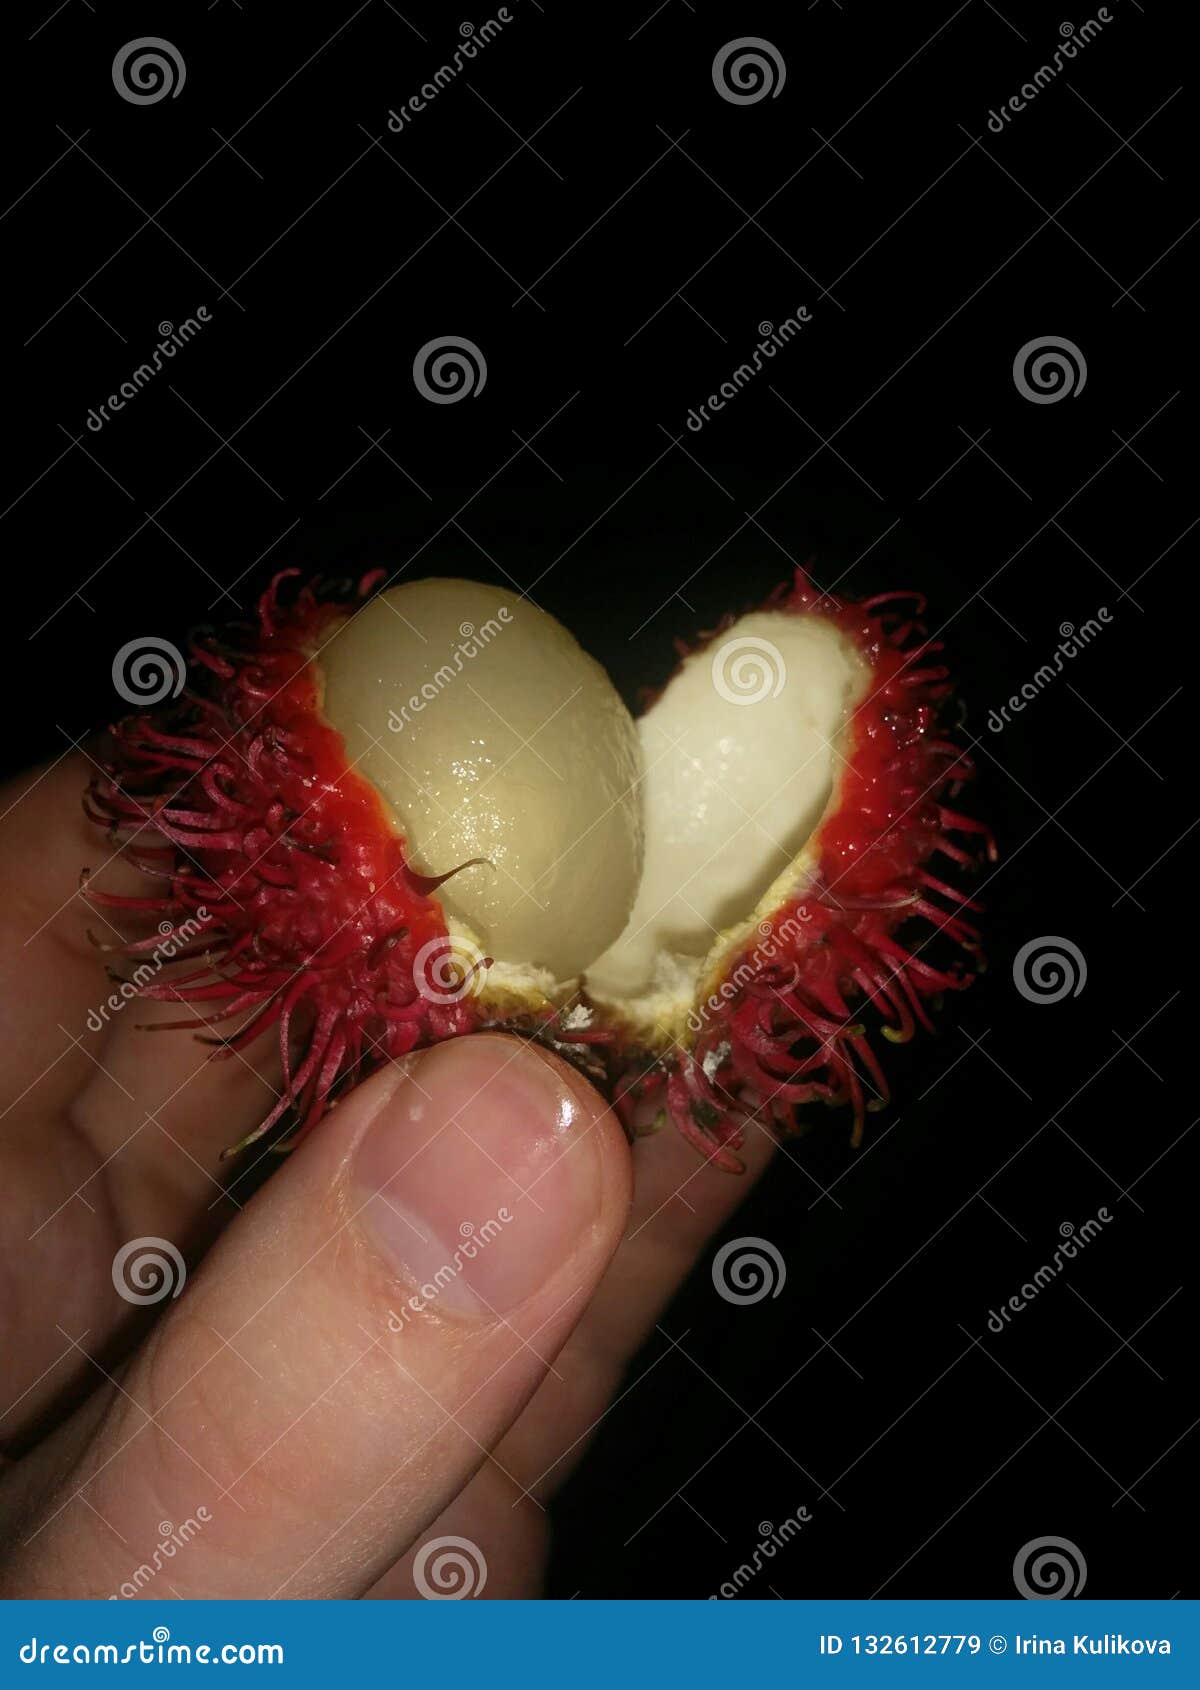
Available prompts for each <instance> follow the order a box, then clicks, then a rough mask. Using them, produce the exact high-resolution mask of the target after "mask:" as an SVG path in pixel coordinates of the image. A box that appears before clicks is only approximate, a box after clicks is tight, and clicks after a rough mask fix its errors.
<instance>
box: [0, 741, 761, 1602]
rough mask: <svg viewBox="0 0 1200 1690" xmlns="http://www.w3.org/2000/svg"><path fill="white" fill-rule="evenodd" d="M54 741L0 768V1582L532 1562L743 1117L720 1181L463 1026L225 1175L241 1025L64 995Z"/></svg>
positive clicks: (701, 1230)
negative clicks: (222, 1055)
mask: <svg viewBox="0 0 1200 1690" xmlns="http://www.w3.org/2000/svg"><path fill="white" fill-rule="evenodd" d="M87 772H88V771H87V768H86V766H85V764H84V760H83V759H82V758H81V757H78V756H72V757H71V758H69V759H66V760H64V761H63V762H62V763H60V764H58V765H57V766H55V767H54V768H53V769H52V770H50V771H48V772H45V773H43V774H41V775H36V774H35V775H31V776H27V777H24V778H22V779H21V780H19V781H17V782H14V783H12V785H11V786H10V787H9V789H8V790H7V792H6V793H5V794H4V795H3V798H2V799H0V876H2V878H3V881H4V884H5V885H6V887H7V888H8V891H9V896H8V898H7V899H6V901H5V905H4V907H3V911H2V913H0V1001H2V1002H3V1004H4V1018H5V1025H6V1030H7V1037H6V1039H5V1041H4V1045H3V1049H2V1050H0V1092H2V1094H3V1099H4V1111H5V1112H4V1114H3V1115H2V1116H0V1183H2V1185H3V1189H4V1190H5V1192H6V1193H7V1196H6V1201H5V1205H4V1223H3V1231H2V1235H0V1322H2V1326H3V1352H4V1356H5V1367H4V1385H3V1390H2V1392H0V1437H2V1438H3V1439H4V1447H5V1448H6V1449H8V1450H9V1451H10V1453H11V1454H12V1456H13V1457H14V1459H12V1460H11V1461H10V1462H9V1463H8V1465H7V1466H6V1467H5V1469H4V1471H3V1474H2V1475H0V1543H3V1545H4V1546H5V1548H4V1552H3V1554H2V1556H0V1595H4V1596H42V1597H96V1596H100V1597H103V1596H109V1595H112V1594H125V1595H130V1594H138V1595H162V1594H164V1588H163V1587H164V1586H166V1587H167V1589H166V1592H165V1593H169V1594H174V1595H176V1596H180V1597H213V1596H220V1597H245V1598H251V1597H273V1596H280V1597H354V1596H365V1595H370V1596H379V1597H392V1598H398V1597H412V1596H415V1595H422V1594H428V1593H430V1592H431V1591H432V1593H435V1594H437V1593H442V1592H438V1591H437V1590H436V1589H435V1588H434V1586H435V1585H436V1579H437V1572H436V1568H437V1565H438V1561H437V1553H436V1551H435V1552H434V1554H433V1555H432V1556H431V1555H430V1554H429V1553H428V1551H429V1546H430V1544H431V1543H435V1542H436V1540H439V1539H443V1538H461V1539H466V1540H467V1542H468V1545H469V1552H468V1560H469V1561H470V1562H471V1563H472V1564H473V1566H474V1569H475V1570H474V1572H472V1571H471V1569H470V1567H468V1568H467V1570H466V1572H465V1574H464V1576H465V1577H467V1578H468V1579H472V1578H473V1580H474V1582H475V1584H476V1586H477V1587H478V1585H479V1578H480V1574H479V1568H481V1567H482V1566H484V1565H486V1569H487V1574H486V1587H485V1588H483V1589H482V1590H481V1593H482V1594H485V1595H487V1596H489V1597H493V1596H495V1597H520V1596H533V1595H536V1594H538V1591H539V1588H540V1583H541V1577H542V1572H543V1568H544V1564H545V1559H546V1555H547V1548H548V1525H547V1515H546V1512H545V1510H546V1505H547V1503H548V1502H549V1500H550V1499H551V1498H552V1496H553V1494H554V1492H555V1490H556V1489H557V1488H558V1486H559V1485H560V1484H561V1483H562V1482H563V1480H564V1478H565V1477H566V1475H567V1474H568V1473H569V1472H570V1471H571V1469H572V1467H573V1466H574V1465H575V1463H576V1462H577V1461H578V1460H579V1458H580V1456H581V1455H582V1453H583V1452H584V1450H585V1448H586V1445H587V1442H588V1440H589V1437H590V1435H591V1433H592V1432H593V1430H594V1428H595V1426H596V1425H597V1423H598V1422H599V1420H600V1419H601V1418H602V1417H603V1414H604V1412H605V1409H606V1406H607V1405H608V1403H609V1402H610V1401H611V1399H612V1397H613V1394H614V1392H615V1391H616V1389H617V1387H618V1385H619V1382H620V1379H621V1376H622V1373H623V1370H624V1368H625V1366H626V1364H627V1363H628V1361H629V1359H630V1357H631V1356H632V1355H633V1354H634V1352H635V1351H636V1349H637V1348H638V1346H639V1344H640V1343H641V1341H642V1339H643V1338H644V1337H645V1335H646V1334H647V1332H648V1331H649V1330H651V1328H652V1326H653V1323H654V1321H655V1319H656V1318H657V1316H658V1314H659V1312H660V1310H661V1309H662V1307H663V1306H664V1304H665V1303H666V1302H667V1300H668V1299H669V1298H670V1296H671V1294H672V1293H673V1291H674V1290H675V1289H676V1287H677V1286H678V1285H679V1283H680V1282H681V1280H682V1279H683V1278H684V1277H685V1276H686V1274H687V1272H688V1270H689V1268H690V1267H691V1266H692V1264H693V1263H694V1261H695V1260H696V1257H697V1255H698V1253H699V1252H700V1251H701V1250H702V1249H703V1247H704V1244H705V1242H706V1240H707V1239H708V1238H709V1236H710V1235H711V1233H712V1232H713V1231H714V1230H715V1229H716V1228H717V1227H719V1226H720V1225H721V1224H722V1223H723V1222H724V1220H725V1219H727V1217H728V1216H729V1214H730V1213H731V1212H732V1210H733V1209H734V1208H735V1207H736V1205H737V1203H738V1202H740V1200H741V1199H742V1197H743V1196H744V1195H745V1193H746V1190H747V1188H748V1182H749V1180H750V1179H752V1178H753V1177H754V1176H755V1174H756V1173H757V1172H759V1171H760V1170H761V1168H762V1167H763V1166H764V1165H765V1163H766V1161H767V1159H768V1157H769V1155H770V1144H769V1141H768V1139H767V1137H766V1135H765V1133H764V1134H758V1135H752V1138H751V1142H749V1143H748V1144H747V1146H746V1151H745V1160H746V1162H747V1166H748V1176H747V1178H745V1179H741V1180H738V1179H733V1178H730V1177H728V1176H726V1175H722V1174H718V1173H716V1172H715V1171H713V1170H712V1169H710V1168H707V1167H706V1166H705V1165H704V1164H703V1163H702V1162H701V1161H700V1160H699V1159H698V1158H697V1157H696V1155H695V1153H694V1152H693V1151H692V1150H691V1149H689V1148H688V1147H687V1146H686V1145H685V1144H684V1143H683V1142H682V1140H680V1139H679V1138H678V1137H677V1136H676V1135H675V1134H674V1133H672V1132H663V1133H661V1134H658V1135H656V1136H654V1137H651V1138H648V1139H642V1140H639V1141H638V1142H637V1143H636V1144H635V1145H634V1146H633V1147H632V1148H630V1147H629V1146H628V1144H627V1143H626V1140H625V1137H624V1134H623V1133H622V1131H621V1129H620V1127H619V1125H618V1124H617V1122H616V1120H615V1118H614V1117H613V1115H612V1114H611V1112H610V1111H609V1110H608V1109H607V1108H606V1106H605V1104H604V1101H603V1099H602V1098H601V1097H600V1095H599V1093H598V1092H596V1091H595V1090H594V1089H593V1088H592V1087H591V1086H589V1085H588V1084H587V1083H586V1082H585V1081H584V1080H583V1079H581V1078H580V1077H579V1076H578V1075H577V1074H576V1073H574V1071H572V1070H571V1069H570V1068H569V1067H568V1066H567V1065H566V1064H564V1063H562V1062H560V1061H559V1060H558V1059H557V1058H555V1057H554V1056H552V1055H550V1054H548V1053H547V1052H545V1051H543V1050H541V1049H540V1048H538V1047H535V1046H533V1045H529V1044H525V1043H522V1042H521V1041H519V1040H517V1039H514V1038H510V1037H506V1036H501V1035H495V1034H480V1035H475V1036H473V1037H470V1038H465V1039H459V1040H456V1041H453V1042H451V1043H449V1044H445V1045H441V1046H438V1047H437V1048H436V1049H434V1050H431V1051H427V1052H424V1053H422V1054H420V1055H418V1056H416V1057H415V1058H411V1059H408V1060H406V1061H404V1062H399V1063H391V1064H388V1065H386V1066H385V1067H384V1069H383V1070H382V1071H381V1072H379V1073H377V1074H376V1075H374V1076H373V1077H372V1078H371V1079H370V1080H368V1081H367V1082H366V1083H365V1084H363V1085H362V1086H360V1087H359V1088H358V1089H357V1090H355V1091H354V1092H353V1093H352V1094H351V1095H350V1096H349V1097H348V1098H347V1099H346V1101H345V1102H344V1103H342V1104H341V1105H340V1106H339V1107H338V1108H337V1109H335V1110H334V1111H332V1113H331V1114H330V1115H329V1116H328V1117H327V1118H326V1120H325V1121H324V1122H323V1123H322V1124H321V1125H320V1126H319V1127H318V1128H317V1130H316V1131H315V1132H314V1134H313V1135H312V1137H311V1138H309V1139H308V1140H306V1141H305V1142H304V1143H303V1144H302V1145H300V1147H299V1148H298V1149H297V1150H296V1151H295V1152H294V1153H292V1154H291V1155H290V1156H289V1157H287V1158H286V1160H284V1161H283V1162H282V1164H281V1165H280V1166H279V1167H278V1169H277V1170H276V1172H275V1173H274V1175H273V1177H272V1178H271V1179H270V1180H269V1181H267V1183H266V1184H265V1185H264V1186H263V1187H262V1189H261V1190H259V1191H258V1193H257V1194H256V1195H255V1196H254V1197H253V1198H252V1199H251V1200H250V1201H248V1202H246V1203H245V1205H244V1207H242V1206H241V1204H240V1200H237V1201H235V1198H236V1196H237V1190H238V1188H237V1187H236V1186H235V1188H234V1196H233V1197H231V1196H229V1195H228V1194H227V1193H226V1184H227V1181H226V1180H224V1179H222V1177H221V1174H222V1164H221V1161H220V1153H221V1151H222V1150H223V1149H224V1148H225V1147H227V1146H228V1145H230V1144H232V1143H235V1142H237V1141H238V1140H239V1139H241V1138H242V1137H243V1136H244V1135H245V1133H246V1132H247V1131H249V1130H250V1128H251V1127H253V1125H254V1124H255V1122H256V1120H257V1119H259V1118H261V1116H262V1115H263V1113H265V1111H266V1109H267V1107H269V1105H270V1103H271V1102H272V1101H273V1099H274V1095H275V1087H276V1086H277V1084H278V1079H279V1076H278V1074H277V1073H276V1071H275V1069H274V1067H273V1057H272V1054H271V1052H270V1048H269V1047H270V1046H271V1043H272V1041H271V1040H270V1038H268V1039H267V1040H265V1041H264V1044H263V1048H262V1049H260V1048H259V1046H257V1045H256V1046H252V1047H251V1048H250V1049H249V1050H248V1051H247V1052H246V1053H244V1059H242V1058H238V1059H235V1060H232V1061H222V1062H213V1061H210V1060H207V1057H208V1055H209V1052H208V1051H207V1050H206V1049H205V1047H204V1046H203V1045H200V1044H198V1043H197V1042H196V1041H195V1040H194V1039H191V1038H189V1037H188V1036H187V1035H186V1034H185V1033H165V1034H163V1035H162V1036H161V1037H158V1036H155V1035H154V1034H152V1033H147V1032H144V1031H139V1030H138V1028H137V1027H136V1026H135V1019H136V1021H137V1022H139V1023H143V1024H144V1023H147V1022H156V1021H166V1020H174V1019H178V1017H179V1006H178V1005H175V1004H149V1003H145V1002H141V1001H139V1002H138V1003H137V1004H136V1006H132V1005H127V1006H126V1007H124V1008H122V1009H119V1010H116V1011H113V1012H111V1013H110V1014H109V1015H108V1016H107V1017H101V1016H99V1015H97V1014H95V1013H93V1012H94V1011H95V1010H96V1008H97V1006H98V1005H100V1004H102V1003H103V1002H104V1000H105V998H106V996H107V994H106V992H105V990H104V982H103V978H102V975H101V971H100V968H99V965H98V961H97V953H96V951H95V950H94V949H93V948H92V947H91V946H90V945H89V943H88V941H87V939H86V933H85V929H86V927H87V925H88V924H89V921H90V922H91V924H92V925H93V926H97V925H102V924H101V923H100V922H99V921H98V918H96V917H94V916H91V915H90V914H86V913H85V912H84V910H83V909H82V907H81V904H80V900H79V899H78V897H77V896H75V894H74V888H75V887H76V884H77V880H78V873H79V868H80V865H81V864H82V863H85V862H95V861H96V859H97V856H98V851H97V841H96V837H95V834H94V832H93V831H92V830H90V829H89V828H88V827H86V826H85V824H84V823H83V820H82V818H81V817H80V816H79V809H78V796H79V792H80V790H81V788H82V786H83V785H84V784H85V783H86V779H87ZM98 883H99V884H104V885H106V886H107V887H108V888H109V889H110V890H117V891H129V890H131V889H134V890H136V888H137V886H138V885H139V883H140V882H139V877H138V876H137V875H136V874H134V872H133V871H132V870H131V869H128V868H127V867H126V866H125V865H124V863H123V862H122V861H121V860H120V859H119V858H118V859H115V860H114V861H113V862H111V863H110V864H108V865H107V866H106V868H105V870H104V871H103V879H102V880H99V881H98ZM105 937H106V938H112V939H113V940H114V941H115V940H116V937H117V935H116V934H115V933H111V932H110V933H108V934H105ZM89 1016H91V1022H92V1023H95V1022H97V1021H98V1022H99V1027H98V1029H95V1030H94V1028H93V1026H92V1025H91V1024H90V1023H89ZM249 1154H250V1156H251V1157H253V1154H254V1152H253V1151H251V1152H250V1153H249ZM224 1166H225V1171H226V1172H227V1171H228V1166H229V1165H228V1164H225V1165H224ZM234 1166H235V1168H236V1166H237V1164H234ZM155 1240H159V1241H162V1240H166V1241H168V1242H169V1244H170V1245H172V1246H174V1247H175V1248H176V1249H177V1250H178V1251H179V1252H181V1254H182V1257H184V1258H186V1261H187V1264H188V1271H187V1275H186V1288H185V1289H184V1290H183V1292H182V1294H181V1295H179V1296H178V1297H177V1298H175V1297H171V1296H170V1294H169V1288H168V1287H164V1288H163V1289H162V1292H161V1299H160V1298H159V1297H158V1296H155V1295H154V1294H153V1292H151V1293H149V1294H147V1291H146V1287H145V1286H144V1285H143V1286H142V1287H140V1288H139V1287H138V1286H137V1284H136V1281H135V1282H134V1285H133V1291H134V1294H135V1295H141V1296H142V1299H143V1303H144V1304H145V1305H146V1306H139V1305H138V1304H137V1303H135V1302H131V1301H130V1300H129V1285H128V1277H129V1273H130V1271H131V1270H133V1269H134V1266H135V1263H136V1260H137V1253H136V1251H135V1252H133V1253H132V1255H131V1259H130V1261H129V1262H128V1264H127V1267H126V1273H125V1275H124V1279H125V1281H126V1291H125V1295H124V1296H123V1295H122V1294H121V1293H120V1292H119V1291H118V1289H117V1283H116V1282H117V1281H118V1280H121V1279H122V1277H123V1276H122V1274H121V1273H120V1271H119V1268H114V1262H115V1259H116V1258H118V1256H119V1253H120V1252H121V1251H122V1250H123V1249H124V1248H125V1246H127V1245H131V1244H134V1243H135V1241H142V1243H143V1246H144V1247H146V1248H149V1245H150V1243H151V1242H152V1241H155ZM162 1253H163V1252H161V1251H160V1252H159V1254H162ZM168 1265H169V1264H168ZM180 1277H182V1275H181V1276H180ZM422 1287H424V1288H425V1290H424V1291H423V1290H422ZM427 1292H432V1293H433V1294H432V1295H427V1294H426V1293H427ZM150 1301H153V1303H154V1306H153V1307H151V1306H149V1303H150ZM148 1323H149V1324H148ZM187 1522H190V1523H191V1525H190V1526H189V1527H188V1528H187V1529H186V1530H185V1529H183V1528H184V1523H187ZM192 1528H194V1529H192ZM423 1551H425V1552H426V1554H425V1557H424V1559H422V1552H423Z"/></svg>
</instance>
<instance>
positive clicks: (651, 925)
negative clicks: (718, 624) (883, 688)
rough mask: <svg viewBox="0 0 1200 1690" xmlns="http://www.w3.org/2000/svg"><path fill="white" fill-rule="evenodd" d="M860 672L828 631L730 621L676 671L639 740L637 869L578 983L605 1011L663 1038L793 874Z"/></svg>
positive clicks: (830, 779) (832, 773)
mask: <svg viewBox="0 0 1200 1690" xmlns="http://www.w3.org/2000/svg"><path fill="white" fill-rule="evenodd" d="M868 679H869V670H868V667H867V665H866V663H865V661H864V660H863V658H862V657H861V656H860V655H859V653H858V651H857V650H856V648H855V647H854V645H853V644H852V643H851V642H850V641H849V640H848V639H846V638H845V636H844V635H842V634H841V633H840V632H839V630H838V629H837V628H836V627H835V626H834V625H833V624H832V623H831V622H828V621H824V620H822V619H821V618H819V617H815V616H794V615H789V614H787V613H786V612H784V611H760V612H756V613H754V614H752V615H750V616H745V617H743V618H742V619H741V620H740V621H739V622H737V623H735V625H734V626H733V627H732V628H731V629H730V630H729V631H728V633H727V634H725V635H724V636H718V637H717V638H716V639H714V640H713V642H712V643H711V645H709V646H708V647H706V648H705V649H703V650H701V651H699V652H696V653H695V654H694V655H692V656H691V657H689V658H688V659H687V660H686V661H685V663H684V665H683V667H682V669H681V671H680V672H679V674H678V675H676V676H675V678H674V679H673V680H672V681H671V683H670V685H669V686H668V687H667V689H666V691H665V692H664V693H663V695H662V697H661V698H660V699H659V700H658V701H657V703H656V704H655V705H654V706H653V708H652V709H651V710H649V711H648V712H647V713H646V715H645V716H643V717H642V719H641V721H640V722H639V724H638V726H639V729H640V733H641V739H642V751H643V756H644V759H645V766H646V780H645V798H644V808H645V814H646V860H645V868H644V870H643V874H642V881H641V886H640V888H639V891H638V896H637V901H636V903H635V905H634V908H633V913H632V915H631V917H630V919H629V922H628V924H627V926H626V928H625V930H624V932H623V933H622V934H621V936H620V938H619V939H618V940H617V942H616V943H615V944H614V945H613V946H612V947H611V949H609V950H608V951H607V952H606V953H605V954H604V955H603V956H601V957H600V958H599V959H598V960H597V961H596V962H594V963H593V964H592V966H591V967H590V968H589V969H588V971H587V985H588V989H589V991H590V992H591V994H592V995H593V996H594V997H595V998H597V999H598V1000H600V1001H602V1002H606V1003H621V1004H628V1003H629V1001H630V1000H635V999H639V998H641V999H644V1000H646V1001H645V1006H644V1008H643V1009H642V1010H641V1011H640V1012H639V1011H635V1012H634V1015H633V1018H634V1019H635V1020H642V1021H647V1020H652V1021H655V1022H658V1023H659V1024H662V1023H663V1022H664V1021H667V1020H669V1019H670V1018H671V1015H672V1012H676V1011H677V1010H678V1009H679V1008H680V1007H684V1008H686V1006H687V1003H688V1002H689V1001H690V999H691V997H692V996H693V995H694V993H695V990H696V984H697V978H698V976H699V974H700V970H701V964H702V961H703V959H704V958H705V957H706V956H707V955H708V954H709V952H710V951H711V950H712V948H713V946H714V945H715V944H717V943H718V941H719V940H720V939H721V937H722V935H724V934H726V933H728V931H729V929H731V928H732V927H733V926H735V924H737V923H740V922H743V921H745V920H746V918H747V917H749V916H750V915H751V913H752V912H754V911H755V909H756V906H757V905H758V902H759V900H760V898H762V896H763V894H764V893H765V892H766V891H767V889H768V887H770V886H772V883H773V882H775V881H776V880H777V879H779V877H780V876H783V875H786V874H787V873H788V872H789V871H791V870H792V869H793V866H794V865H796V861H797V858H798V857H799V856H800V854H801V852H802V850H803V847H804V844H805V842H806V841H807V840H808V838H809V837H810V835H811V834H812V833H813V831H814V829H815V828H816V826H817V824H818V823H819V821H820V819H821V816H822V813H823V811H824V810H825V808H826V806H827V804H828V803H829V801H830V798H831V795H832V793H833V791H834V787H835V784H836V781H837V777H838V774H839V772H840V768H841V763H840V761H839V756H840V754H844V746H843V745H842V744H840V741H841V740H842V737H843V735H844V731H845V728H846V724H847V722H848V720H849V717H850V715H851V713H852V711H853V709H854V707H855V705H856V704H857V703H858V701H859V700H860V699H861V697H862V696H863V693H864V692H865V689H866V686H867V683H868Z"/></svg>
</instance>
